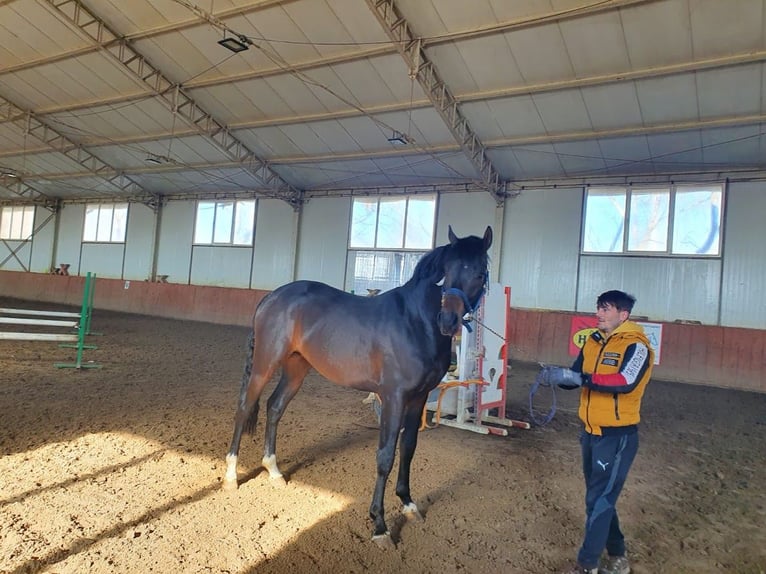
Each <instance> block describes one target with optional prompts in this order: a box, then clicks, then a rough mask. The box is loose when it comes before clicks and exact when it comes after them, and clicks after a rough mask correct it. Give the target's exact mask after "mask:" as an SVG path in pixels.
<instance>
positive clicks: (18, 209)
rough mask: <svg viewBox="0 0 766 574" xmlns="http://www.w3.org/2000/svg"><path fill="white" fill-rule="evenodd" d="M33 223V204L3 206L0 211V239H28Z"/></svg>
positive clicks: (30, 235)
mask: <svg viewBox="0 0 766 574" xmlns="http://www.w3.org/2000/svg"><path fill="white" fill-rule="evenodd" d="M34 223H35V208H34V206H31V205H26V206H19V205H17V206H12V205H9V206H6V207H3V208H2V211H0V239H10V240H19V241H29V240H30V239H32V233H33V231H34Z"/></svg>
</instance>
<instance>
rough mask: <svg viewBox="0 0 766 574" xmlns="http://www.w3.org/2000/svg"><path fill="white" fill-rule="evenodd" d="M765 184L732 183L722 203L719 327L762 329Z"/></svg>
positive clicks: (765, 312)
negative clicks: (722, 251) (721, 274)
mask: <svg viewBox="0 0 766 574" xmlns="http://www.w3.org/2000/svg"><path fill="white" fill-rule="evenodd" d="M764 214H766V184H765V183H764V182H758V183H733V184H731V186H730V188H729V193H728V195H727V203H726V228H725V230H724V253H725V259H724V266H723V280H722V282H721V325H726V326H736V327H752V328H756V329H764V328H766V305H764V304H763V294H764V293H765V292H766V249H764V246H765V245H766V226H764V221H763V220H764Z"/></svg>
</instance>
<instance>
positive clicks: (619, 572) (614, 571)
mask: <svg viewBox="0 0 766 574" xmlns="http://www.w3.org/2000/svg"><path fill="white" fill-rule="evenodd" d="M598 574H630V563H629V562H628V559H627V558H626V557H625V556H607V557H606V558H604V560H602V561H601V566H599V568H598Z"/></svg>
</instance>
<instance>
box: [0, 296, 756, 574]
mask: <svg viewBox="0 0 766 574" xmlns="http://www.w3.org/2000/svg"><path fill="white" fill-rule="evenodd" d="M18 304H19V302H17V301H16V302H14V301H8V300H5V301H0V305H2V306H14V305H15V306H18ZM23 306H25V307H31V306H32V305H31V304H28V303H25V304H23ZM44 308H47V309H50V308H51V306H45V307H44ZM243 313H247V314H250V313H251V310H250V309H247V310H243ZM93 329H94V330H95V331H99V332H101V333H103V335H102V336H100V337H91V339H90V340H91V342H94V343H95V344H97V345H98V346H99V348H98V349H97V350H86V351H85V358H86V360H92V361H95V362H97V363H99V364H100V365H102V368H100V369H93V370H79V371H78V370H73V369H61V370H59V369H55V368H54V367H53V363H54V362H57V361H69V360H72V359H73V358H74V351H73V350H72V349H66V348H59V347H58V346H57V344H55V343H25V342H11V341H0V413H1V414H0V453H1V454H2V459H0V571H1V572H3V573H13V574H20V573H31V572H50V573H56V574H70V573H71V574H74V573H78V574H80V573H84V572H89V573H95V574H107V573H109V574H111V573H125V574H146V573H149V572H155V573H163V574H164V573H174V574H176V573H224V572H226V573H237V574H242V573H247V572H258V573H259V574H261V573H290V574H292V573H304V572H305V573H316V572H327V573H333V574H335V573H343V572H354V573H356V572H371V573H395V572H396V573H398V572H406V573H415V574H417V573H429V574H444V573H450V572H467V573H483V572H487V573H490V572H491V573H498V572H500V573H512V574H515V573H520V574H525V573H531V574H537V573H546V572H556V571H558V570H560V569H561V568H562V567H564V566H565V565H566V564H567V563H568V561H569V560H571V559H572V558H573V557H574V555H575V552H576V549H577V546H578V544H579V542H580V537H581V533H582V521H583V485H582V480H581V476H580V462H579V451H578V449H579V447H578V442H577V433H578V421H577V418H576V413H575V406H576V398H577V397H576V394H575V393H566V392H564V391H559V392H558V393H557V399H558V406H557V412H556V415H555V418H554V419H553V421H552V422H551V423H550V424H548V425H546V426H544V427H537V428H533V429H532V430H517V429H513V430H512V431H511V434H510V436H508V437H505V438H503V437H492V436H490V437H487V436H482V435H478V434H474V433H470V432H466V431H461V430H457V429H452V428H447V427H439V428H437V429H434V430H429V431H425V432H424V433H422V434H421V437H420V443H419V445H418V451H417V453H416V455H415V459H414V462H413V477H412V488H413V496H414V498H415V500H416V502H417V503H418V504H419V505H420V508H421V510H422V511H423V513H424V515H425V522H423V523H420V524H411V523H406V522H405V521H404V520H403V519H402V518H401V515H400V513H399V504H398V502H399V501H398V499H397V498H396V497H395V495H394V494H393V481H392V480H390V481H389V488H388V491H387V497H386V509H387V512H386V516H387V521H388V524H389V527H390V528H391V530H392V533H393V535H394V539H395V540H396V541H397V543H398V545H397V548H396V549H395V550H388V551H385V550H381V549H379V548H378V547H377V546H375V545H374V544H373V543H372V542H371V541H370V535H371V530H372V525H371V522H370V520H369V518H368V516H367V509H368V506H369V503H370V497H371V495H372V486H373V483H374V478H375V445H376V440H377V430H376V424H375V419H374V417H373V414H372V411H371V410H370V407H369V406H366V405H364V404H362V399H363V398H364V396H365V395H364V394H363V393H360V392H357V391H351V390H346V389H342V388H340V387H336V386H334V385H332V384H330V383H328V382H327V381H325V380H324V379H322V378H321V377H319V376H317V375H310V376H309V378H308V379H307V381H306V384H305V385H304V387H303V389H302V391H301V392H300V393H299V394H298V396H297V397H296V398H295V400H294V401H293V403H292V404H291V405H290V408H289V409H288V411H287V413H286V415H285V417H284V419H283V421H282V424H281V426H280V433H279V442H278V456H279V461H280V463H281V465H280V466H281V468H282V470H283V472H285V473H286V474H287V476H288V484H287V486H286V487H282V488H279V487H276V486H275V485H273V484H271V483H270V481H269V479H268V478H267V476H266V475H265V473H264V472H263V471H262V469H261V468H260V466H259V462H260V459H261V456H262V449H263V446H262V445H263V442H262V432H263V424H262V422H260V423H259V428H258V432H257V434H256V437H255V438H256V440H255V444H254V443H253V442H252V441H251V440H250V439H249V438H246V439H245V440H243V444H242V450H241V453H240V454H241V456H240V476H241V486H240V488H239V490H238V491H236V492H225V491H223V490H222V489H221V478H222V476H223V473H224V455H225V453H226V450H227V448H228V443H229V440H230V438H231V431H232V418H233V414H234V407H235V403H236V398H237V393H238V388H239V381H240V377H241V373H242V367H243V364H244V359H245V343H246V338H247V330H246V329H244V328H238V327H227V326H219V325H210V324H204V323H195V322H183V321H172V320H163V319H154V318H148V317H139V316H133V315H123V314H118V313H107V312H100V311H96V312H95V315H94V319H93ZM535 374H536V369H533V368H531V367H530V366H528V365H520V364H519V365H517V364H514V365H513V371H512V376H511V379H510V389H509V398H508V410H507V412H508V416H509V417H512V418H517V419H524V420H528V419H529V408H528V393H529V389H530V386H531V384H532V382H533V381H534V377H535ZM549 392H550V391H541V392H540V393H539V394H538V395H537V397H536V400H535V404H536V406H539V408H540V409H541V410H547V409H548V408H549V407H550V404H551V396H550V394H549ZM262 413H263V410H262ZM643 414H644V423H643V426H642V434H641V448H640V451H639V454H638V458H637V460H636V462H635V464H634V467H633V470H632V472H631V476H630V478H629V480H628V484H627V486H626V489H625V491H624V492H623V495H622V497H621V500H620V506H619V508H620V510H621V518H622V522H623V526H624V530H625V532H626V535H627V537H628V542H629V552H630V553H631V556H632V558H633V564H634V572H636V573H637V574H642V573H645V574H648V573H653V572H667V573H673V574H681V573H694V574H704V573H718V572H727V573H729V572H731V573H742V574H744V573H752V574H756V573H759V574H763V573H764V572H766V527H764V525H765V524H766V495H765V494H764V493H765V492H766V395H758V394H751V393H743V392H736V391H724V390H720V389H714V388H706V387H699V386H691V385H683V384H671V383H663V382H658V381H655V382H653V383H652V384H651V385H650V387H649V389H648V391H647V396H646V398H645V406H644V412H643ZM262 419H263V417H262ZM392 476H393V475H392Z"/></svg>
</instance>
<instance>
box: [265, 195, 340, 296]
mask: <svg viewBox="0 0 766 574" xmlns="http://www.w3.org/2000/svg"><path fill="white" fill-rule="evenodd" d="M339 227H340V225H339ZM297 240H298V214H297V213H296V211H295V210H294V209H293V208H292V207H291V206H290V205H288V204H287V203H285V202H284V201H280V200H278V199H259V200H258V213H257V214H256V224H255V252H254V253H253V275H252V277H251V279H250V286H251V287H252V288H253V289H276V288H277V287H279V286H280V285H283V284H285V283H289V282H290V281H292V279H293V270H294V268H295V249H296V242H297Z"/></svg>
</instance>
